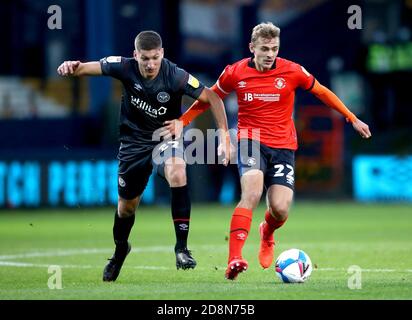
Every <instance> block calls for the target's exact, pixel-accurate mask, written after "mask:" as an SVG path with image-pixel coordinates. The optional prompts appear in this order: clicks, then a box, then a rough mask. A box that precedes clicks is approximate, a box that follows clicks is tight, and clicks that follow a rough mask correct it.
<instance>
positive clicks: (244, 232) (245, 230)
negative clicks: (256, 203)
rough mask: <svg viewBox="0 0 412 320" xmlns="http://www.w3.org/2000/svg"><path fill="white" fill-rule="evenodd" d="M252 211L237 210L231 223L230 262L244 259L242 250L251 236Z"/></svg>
mask: <svg viewBox="0 0 412 320" xmlns="http://www.w3.org/2000/svg"><path fill="white" fill-rule="evenodd" d="M252 214H253V212H252V210H249V209H245V208H235V211H234V212H233V215H232V221H231V222H230V240H229V262H230V261H231V260H232V259H233V258H235V257H236V258H240V257H242V248H243V245H244V244H245V241H246V239H247V236H248V234H249V230H250V225H251V223H252Z"/></svg>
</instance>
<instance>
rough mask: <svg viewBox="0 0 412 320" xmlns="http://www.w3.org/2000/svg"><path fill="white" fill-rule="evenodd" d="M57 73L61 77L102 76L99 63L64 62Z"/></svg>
mask: <svg viewBox="0 0 412 320" xmlns="http://www.w3.org/2000/svg"><path fill="white" fill-rule="evenodd" d="M57 73H58V74H59V75H61V76H63V77H70V76H72V77H81V76H101V75H102V74H103V72H102V68H101V66H100V62H98V61H93V62H85V63H83V62H80V61H64V62H63V63H62V64H61V65H60V66H59V67H58V68H57Z"/></svg>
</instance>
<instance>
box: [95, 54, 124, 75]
mask: <svg viewBox="0 0 412 320" xmlns="http://www.w3.org/2000/svg"><path fill="white" fill-rule="evenodd" d="M124 65H125V59H124V58H123V57H120V56H110V57H105V58H103V59H101V60H100V66H101V68H102V72H103V75H105V76H110V77H113V78H116V79H119V80H120V79H122V75H123V73H124Z"/></svg>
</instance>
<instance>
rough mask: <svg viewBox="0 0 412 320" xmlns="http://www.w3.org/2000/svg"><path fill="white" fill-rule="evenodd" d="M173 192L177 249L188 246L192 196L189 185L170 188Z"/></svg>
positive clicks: (173, 214) (173, 215)
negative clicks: (190, 195) (190, 196)
mask: <svg viewBox="0 0 412 320" xmlns="http://www.w3.org/2000/svg"><path fill="white" fill-rule="evenodd" d="M170 190H171V192H172V201H171V202H172V218H173V223H174V226H175V233H176V246H175V250H176V249H181V248H186V246H187V237H188V235H189V223H190V210H191V204H190V198H189V190H188V187H187V185H186V186H183V187H175V188H170Z"/></svg>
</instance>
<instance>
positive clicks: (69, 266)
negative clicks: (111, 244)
mask: <svg viewBox="0 0 412 320" xmlns="http://www.w3.org/2000/svg"><path fill="white" fill-rule="evenodd" d="M51 265H58V266H59V267H61V268H62V269H65V268H66V269H100V268H101V267H102V266H91V265H74V264H67V265H60V264H43V263H25V262H17V261H0V267H19V268H48V267H50V266H51ZM125 268H126V269H128V268H130V269H143V270H175V268H172V267H157V266H125ZM217 268H218V270H225V269H226V267H225V266H220V267H217ZM196 269H197V270H207V269H208V268H196ZM361 270H362V272H378V273H380V272H399V273H404V272H407V273H412V269H406V270H398V269H361ZM314 271H339V272H346V269H344V268H316V269H314Z"/></svg>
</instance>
